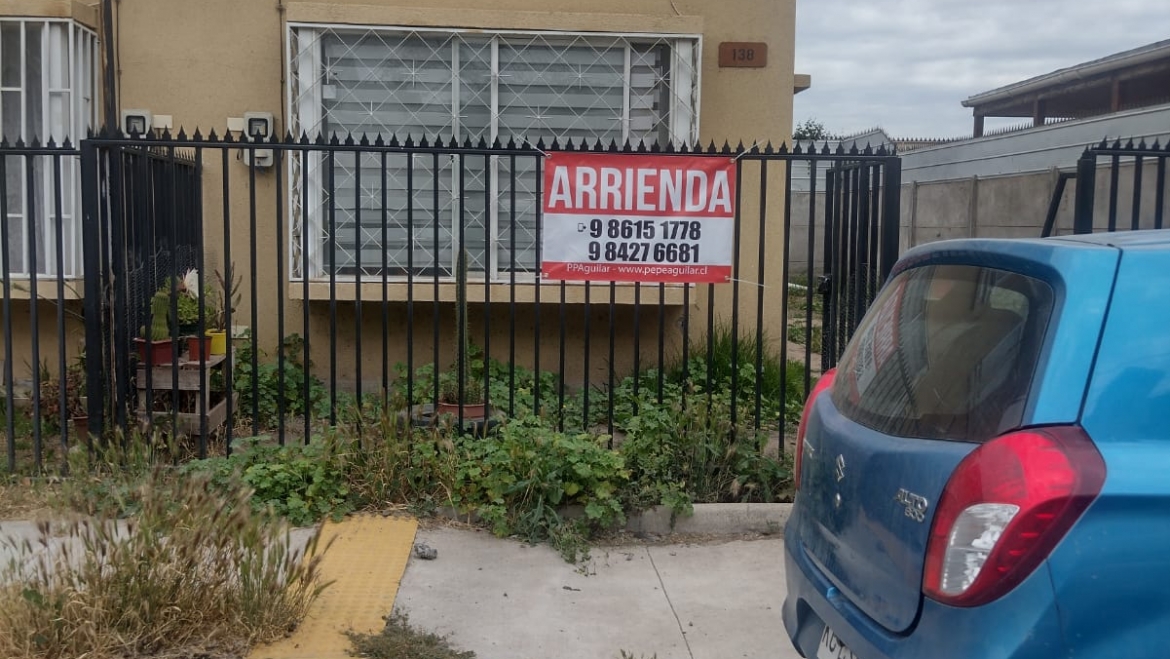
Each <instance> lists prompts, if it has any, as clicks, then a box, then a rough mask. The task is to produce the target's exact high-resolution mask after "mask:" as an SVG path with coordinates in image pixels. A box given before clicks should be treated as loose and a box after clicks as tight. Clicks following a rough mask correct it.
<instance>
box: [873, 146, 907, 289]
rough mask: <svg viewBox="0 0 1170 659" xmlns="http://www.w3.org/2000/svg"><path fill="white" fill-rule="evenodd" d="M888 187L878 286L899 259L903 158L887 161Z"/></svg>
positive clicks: (884, 199)
mask: <svg viewBox="0 0 1170 659" xmlns="http://www.w3.org/2000/svg"><path fill="white" fill-rule="evenodd" d="M885 169H886V189H885V191H884V194H883V195H882V198H883V201H884V205H883V208H882V217H881V222H882V227H881V232H882V243H881V247H882V254H881V269H880V270H879V272H880V273H881V281H880V282H879V283H878V288H880V287H881V286H882V285H884V284H885V282H886V279H888V278H889V276H890V271H891V270H893V269H894V263H896V262H897V261H898V247H899V245H898V242H899V239H900V236H899V232H900V231H901V228H902V159H901V158H897V157H893V158H890V159H889V160H887V161H886V165H885Z"/></svg>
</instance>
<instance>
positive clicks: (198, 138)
mask: <svg viewBox="0 0 1170 659" xmlns="http://www.w3.org/2000/svg"><path fill="white" fill-rule="evenodd" d="M191 139H193V140H195V141H196V142H202V141H203V131H201V130H199V127H198V126H196V127H195V134H194V135H192V136H191Z"/></svg>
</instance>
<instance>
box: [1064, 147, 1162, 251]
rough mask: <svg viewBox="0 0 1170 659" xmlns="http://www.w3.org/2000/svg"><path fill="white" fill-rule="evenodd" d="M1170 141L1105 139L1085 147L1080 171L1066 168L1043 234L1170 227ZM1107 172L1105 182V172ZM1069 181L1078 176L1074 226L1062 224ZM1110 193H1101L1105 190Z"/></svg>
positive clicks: (1078, 164)
mask: <svg viewBox="0 0 1170 659" xmlns="http://www.w3.org/2000/svg"><path fill="white" fill-rule="evenodd" d="M1167 160H1170V143H1167V144H1166V145H1162V144H1160V143H1159V142H1157V141H1155V142H1154V143H1153V144H1146V142H1145V141H1140V142H1138V143H1134V142H1133V141H1132V140H1130V141H1129V142H1126V143H1122V142H1121V141H1115V142H1113V143H1109V142H1105V141H1102V142H1101V143H1099V144H1096V145H1093V146H1090V147H1089V148H1087V149H1085V152H1084V154H1083V155H1081V157H1080V159H1079V160H1078V161H1077V169H1076V171H1075V172H1061V173H1060V176H1059V178H1058V179H1057V186H1056V189H1055V190H1054V191H1053V195H1052V201H1051V203H1050V204H1049V207H1048V215H1047V217H1046V218H1045V222H1044V229H1043V231H1042V232H1041V237H1043V238H1047V237H1049V236H1053V235H1057V234H1059V233H1062V231H1063V232H1068V231H1069V229H1071V230H1072V232H1073V233H1076V234H1086V233H1095V232H1104V231H1127V230H1128V231H1136V230H1139V229H1162V228H1164V227H1165V226H1166V222H1165V220H1166V215H1167V214H1168V213H1170V208H1167V204H1168V203H1170V195H1167V188H1168V186H1170V183H1168V181H1167V177H1166V163H1167ZM1103 175H1104V176H1107V179H1105V180H1104V181H1102V180H1101V178H1102V176H1103ZM1068 181H1075V183H1074V185H1075V195H1076V196H1075V199H1074V206H1073V226H1072V227H1067V226H1066V227H1063V229H1062V227H1059V226H1057V224H1058V222H1057V217H1058V214H1059V209H1060V205H1061V200H1062V199H1063V198H1064V195H1065V191H1066V189H1067V183H1068ZM1102 192H1103V193H1104V194H1101V193H1102Z"/></svg>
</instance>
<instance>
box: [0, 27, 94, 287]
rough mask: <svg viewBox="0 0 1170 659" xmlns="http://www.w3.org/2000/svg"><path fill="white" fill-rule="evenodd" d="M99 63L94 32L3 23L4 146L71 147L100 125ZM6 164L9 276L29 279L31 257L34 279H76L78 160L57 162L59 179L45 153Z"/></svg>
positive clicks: (0, 119)
mask: <svg viewBox="0 0 1170 659" xmlns="http://www.w3.org/2000/svg"><path fill="white" fill-rule="evenodd" d="M98 66H99V60H98V57H97V35H96V34H95V33H94V32H93V31H91V30H89V29H87V28H85V27H82V26H81V25H79V24H77V23H75V22H73V21H69V20H59V19H39V18H30V19H0V137H2V138H3V139H4V140H5V141H6V142H7V143H8V144H9V146H12V145H14V144H15V143H16V142H17V141H18V140H19V141H23V142H24V144H25V145H26V146H28V145H31V144H34V143H38V144H40V145H42V146H43V145H45V144H46V143H48V142H49V141H50V140H51V141H52V142H55V143H56V144H57V145H61V144H62V143H64V142H65V141H70V142H72V144H73V146H74V147H75V148H76V146H77V143H78V141H79V140H81V139H83V138H84V137H85V136H86V134H87V132H88V130H89V129H90V128H91V127H92V126H94V125H95V123H96V121H97V111H98V99H97V94H98V91H97V90H98V88H97V85H96V81H97V79H98ZM4 165H5V168H4V170H5V171H4V177H3V180H2V181H0V186H2V187H3V194H4V196H5V201H6V210H7V216H8V217H7V220H8V254H6V255H5V254H0V259H3V258H7V261H8V268H9V271H10V274H11V275H12V276H14V277H28V276H29V275H30V274H31V270H32V268H31V267H30V266H31V265H32V263H33V261H34V259H35V264H36V271H37V274H43V275H56V274H58V272H59V271H60V273H61V274H63V275H64V276H66V277H79V276H81V221H80V217H81V164H80V162H79V159H78V158H77V157H76V156H66V157H62V158H61V170H60V180H58V177H57V175H56V174H55V172H54V164H53V160H52V158H51V157H50V156H35V157H32V158H26V157H24V156H19V155H9V156H7V157H6V158H5V162H4ZM30 182H31V190H32V194H33V197H32V198H31V199H30V198H29V191H30ZM58 191H59V193H60V200H61V212H60V214H59V215H58V213H57V211H56V199H57V194H58ZM58 226H60V235H61V242H62V245H61V247H62V250H61V251H62V262H61V263H60V264H58V262H57V236H58ZM34 248H35V251H34Z"/></svg>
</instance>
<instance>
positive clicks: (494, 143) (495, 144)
mask: <svg viewBox="0 0 1170 659" xmlns="http://www.w3.org/2000/svg"><path fill="white" fill-rule="evenodd" d="M492 148H493V149H502V148H504V143H503V142H501V141H500V136H499V135H496V136H495V137H493V138H492Z"/></svg>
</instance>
